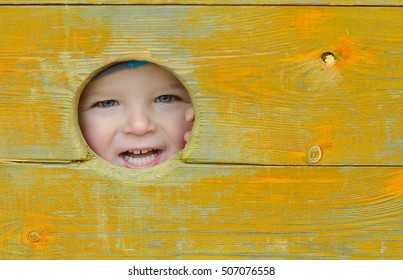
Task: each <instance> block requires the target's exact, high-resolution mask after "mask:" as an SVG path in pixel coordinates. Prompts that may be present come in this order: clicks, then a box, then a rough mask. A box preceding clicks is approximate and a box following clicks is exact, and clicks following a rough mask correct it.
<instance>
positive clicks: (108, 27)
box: [0, 6, 403, 165]
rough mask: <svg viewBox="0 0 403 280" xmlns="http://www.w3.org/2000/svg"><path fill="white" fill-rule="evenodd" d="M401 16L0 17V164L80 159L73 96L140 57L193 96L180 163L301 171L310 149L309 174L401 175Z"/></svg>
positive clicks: (89, 10) (301, 12) (111, 12)
mask: <svg viewBox="0 0 403 280" xmlns="http://www.w3.org/2000/svg"><path fill="white" fill-rule="evenodd" d="M50 14H51V15H52V17H49V15H50ZM402 18H403V10H402V9H399V8H390V7H389V8H369V7H365V8H356V7H355V8H346V7H343V8H335V7H242V6H241V7H225V6H224V7H186V6H183V7H166V6H161V7H159V6H156V7H149V6H139V7H137V6H130V7H109V6H108V7H97V6H95V7H92V6H90V7H76V6H71V7H68V6H67V7H64V6H62V7H52V6H51V7H2V8H1V9H0V29H1V31H0V32H1V34H2V40H1V42H0V49H1V52H0V63H1V65H2V67H1V70H0V84H1V89H2V99H1V103H0V112H1V116H2V117H1V118H2V121H1V122H0V131H1V137H0V145H1V150H0V158H1V159H4V160H32V161H35V160H37V161H70V160H83V159H85V158H86V157H87V149H86V148H85V145H84V143H83V141H82V140H81V138H80V137H81V135H80V132H79V129H78V125H77V120H76V119H77V117H76V109H75V108H76V104H77V100H78V97H79V94H80V89H81V88H82V86H83V85H84V84H85V82H86V81H87V80H88V79H89V77H90V76H91V75H93V73H95V71H97V69H98V68H99V67H102V66H104V65H106V64H108V63H111V62H113V61H117V60H122V59H128V58H140V59H149V60H152V61H155V62H157V63H160V64H162V65H165V66H166V67H168V68H170V69H172V70H173V71H174V72H175V73H176V74H177V75H178V76H179V78H180V79H182V81H183V83H184V84H185V85H186V86H187V87H188V88H189V91H190V92H191V94H192V96H193V99H194V103H195V106H196V108H197V122H196V126H195V130H194V137H193V140H192V142H191V143H190V147H189V149H187V151H186V153H185V154H184V157H185V159H186V161H187V162H211V163H218V162H219V163H248V164H263V165H266V164H269V165H273V164H291V165H293V164H307V153H308V151H309V149H310V148H311V147H312V146H319V147H320V148H321V150H322V155H323V157H322V159H321V160H320V161H319V162H318V164H324V165H401V164H402V154H403V141H402V132H403V125H402V122H401V119H402V98H401V94H402V90H403V71H402V69H403V36H402V30H403V29H402V27H403V21H402V20H401V19H402ZM325 52H332V53H334V55H335V56H336V63H335V64H333V65H328V64H326V63H325V62H324V61H323V60H322V58H321V57H322V54H323V53H325ZM10 143H12V145H10ZM66 147H68V148H67V149H66Z"/></svg>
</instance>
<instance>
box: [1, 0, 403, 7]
mask: <svg viewBox="0 0 403 280" xmlns="http://www.w3.org/2000/svg"><path fill="white" fill-rule="evenodd" d="M0 4H20V5H21V4H24V5H27V4H40V5H45V4H64V5H65V4H86V5H88V4H92V5H100V4H102V5H128V4H137V5H138V4H141V5H167V4H170V5H315V6H318V5H331V6H359V5H363V6H402V5H403V2H402V1H401V0H340V1H339V0H337V1H335V0H287V1H281V0H217V1H216V0H0Z"/></svg>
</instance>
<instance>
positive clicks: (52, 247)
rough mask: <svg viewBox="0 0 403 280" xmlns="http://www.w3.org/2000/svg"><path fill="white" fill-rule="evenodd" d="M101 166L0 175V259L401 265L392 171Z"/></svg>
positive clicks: (5, 170) (4, 168)
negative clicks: (385, 261) (326, 261)
mask: <svg viewBox="0 0 403 280" xmlns="http://www.w3.org/2000/svg"><path fill="white" fill-rule="evenodd" d="M101 166H102V163H94V162H92V163H85V164H80V165H73V164H69V165H53V166H51V165H29V164H1V165H0V177H2V178H7V179H8V180H7V181H8V182H7V183H6V184H2V200H1V203H2V204H1V209H2V212H1V215H0V244H2V246H0V258H2V259H21V258H22V259H216V258H217V259H222V258H225V259H401V258H402V257H403V235H402V222H403V218H402V217H403V192H402V179H403V177H402V176H403V173H402V169H401V168H393V167H384V168H369V167H367V168H364V167H358V168H357V167H338V168H335V167H256V166H224V165H221V166H217V165H189V164H183V163H181V162H180V161H175V162H173V163H171V164H170V171H169V172H167V173H165V174H160V173H158V170H157V169H153V170H151V171H150V170H148V171H144V172H134V173H133V170H125V169H121V168H108V170H109V172H104V170H103V169H102V168H100V167H101ZM239 178H242V180H240V179H239ZM31 232H35V233H37V234H38V235H37V236H39V240H37V239H35V238H33V241H32V240H30V239H29V234H30V233H31ZM34 237H35V236H34ZM31 238H32V236H31Z"/></svg>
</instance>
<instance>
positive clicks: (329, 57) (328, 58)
mask: <svg viewBox="0 0 403 280" xmlns="http://www.w3.org/2000/svg"><path fill="white" fill-rule="evenodd" d="M322 60H323V61H324V62H325V63H326V64H327V65H329V66H332V65H334V64H335V63H336V56H335V55H334V54H333V53H331V52H325V53H324V54H322Z"/></svg>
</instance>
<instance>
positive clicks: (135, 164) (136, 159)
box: [120, 149, 162, 168]
mask: <svg viewBox="0 0 403 280" xmlns="http://www.w3.org/2000/svg"><path fill="white" fill-rule="evenodd" d="M161 152H162V151H161V150H159V149H143V150H132V151H127V152H124V153H121V154H120V156H121V157H122V158H123V159H124V160H125V165H126V167H128V168H143V167H150V166H154V165H157V164H158V162H159V155H161Z"/></svg>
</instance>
